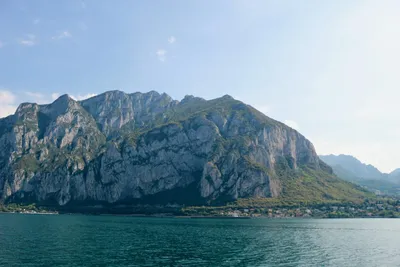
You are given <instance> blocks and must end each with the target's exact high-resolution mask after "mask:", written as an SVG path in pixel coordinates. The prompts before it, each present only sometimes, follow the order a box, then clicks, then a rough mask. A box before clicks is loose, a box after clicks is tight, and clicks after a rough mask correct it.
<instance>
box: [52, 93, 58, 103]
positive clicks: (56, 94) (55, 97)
mask: <svg viewBox="0 0 400 267" xmlns="http://www.w3.org/2000/svg"><path fill="white" fill-rule="evenodd" d="M59 97H60V93H52V94H51V99H52V100H53V101H54V100H56V99H57V98H59Z"/></svg>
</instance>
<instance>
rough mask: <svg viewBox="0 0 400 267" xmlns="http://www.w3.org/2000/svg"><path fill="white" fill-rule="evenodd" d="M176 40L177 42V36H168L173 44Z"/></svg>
mask: <svg viewBox="0 0 400 267" xmlns="http://www.w3.org/2000/svg"><path fill="white" fill-rule="evenodd" d="M175 42H176V38H175V36H170V37H169V38H168V43H170V44H173V43H175Z"/></svg>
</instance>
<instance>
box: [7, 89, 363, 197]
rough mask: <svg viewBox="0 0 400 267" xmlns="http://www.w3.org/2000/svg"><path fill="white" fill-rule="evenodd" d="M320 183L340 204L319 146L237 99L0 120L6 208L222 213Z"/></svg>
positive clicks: (151, 98)
mask: <svg viewBox="0 0 400 267" xmlns="http://www.w3.org/2000/svg"><path fill="white" fill-rule="evenodd" d="M310 173H312V175H314V176H316V174H317V175H318V176H320V177H314V178H315V179H316V182H318V181H319V183H321V182H322V183H326V184H327V187H326V188H327V190H326V191H324V190H325V189H324V187H323V186H319V187H315V188H317V189H316V190H317V191H318V190H319V191H318V196H323V197H326V198H335V197H336V196H332V195H330V194H329V191H328V189H329V188H331V187H334V186H335V183H338V179H337V178H336V177H334V176H333V175H332V171H331V169H330V168H329V167H328V166H326V165H325V164H324V163H323V162H321V161H320V160H319V158H318V156H317V154H316V152H315V150H314V147H313V145H312V144H311V143H310V141H308V140H307V139H306V138H305V137H303V136H302V135H301V134H300V133H298V132H297V131H295V130H293V129H291V128H290V127H288V126H286V125H284V124H282V123H280V122H278V121H275V120H273V119H271V118H268V117H267V116H265V115H264V114H262V113H260V112H259V111H257V110H256V109H254V108H252V107H251V106H249V105H246V104H244V103H242V102H240V101H237V100H235V99H233V98H232V97H230V96H223V97H221V98H218V99H214V100H210V101H206V100H204V99H201V98H196V97H192V96H187V97H185V98H184V99H183V100H182V101H181V102H179V101H176V100H173V99H172V98H171V97H169V96H168V95H166V94H158V93H157V92H154V91H152V92H149V93H144V94H142V93H134V94H126V93H123V92H120V91H111V92H106V93H104V94H101V95H98V96H95V97H92V98H90V99H87V100H84V101H80V102H77V101H74V100H73V99H71V98H69V97H68V96H67V95H64V96H61V97H60V98H59V99H57V100H56V101H55V102H54V103H52V104H49V105H37V104H31V103H24V104H21V105H20V106H19V108H18V110H17V111H16V113H15V114H14V115H11V116H9V117H7V118H3V119H0V196H1V199H2V201H27V202H38V203H54V204H57V205H68V204H70V205H76V204H79V203H114V204H118V203H150V204H166V203H183V204H207V203H222V202H226V201H232V200H235V199H238V198H252V197H284V196H287V195H288V194H296V193H293V190H291V188H293V185H295V186H298V188H300V189H301V188H302V187H304V186H307V184H306V185H304V184H303V183H301V184H298V185H296V183H299V181H301V180H300V179H301V177H305V176H307V175H310ZM296 179H299V180H296ZM318 179H320V180H318ZM312 188H314V187H312ZM356 192H358V191H356ZM359 193H360V196H362V192H359Z"/></svg>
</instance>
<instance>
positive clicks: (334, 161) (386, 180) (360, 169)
mask: <svg viewBox="0 0 400 267" xmlns="http://www.w3.org/2000/svg"><path fill="white" fill-rule="evenodd" d="M319 157H320V159H322V160H323V161H324V162H325V163H327V164H328V165H329V166H331V167H332V169H333V172H334V173H335V174H336V175H337V176H338V177H340V178H342V179H344V180H347V181H350V182H354V183H356V184H359V185H361V186H364V187H366V188H368V189H369V190H371V191H375V192H377V193H378V194H389V195H398V194H400V172H399V171H398V170H399V169H396V170H394V171H392V172H391V173H382V172H380V171H379V170H378V169H377V168H376V167H374V166H373V165H371V164H365V163H362V162H361V161H359V160H358V159H357V158H355V157H354V156H351V155H344V154H340V155H333V154H331V155H320V156H319Z"/></svg>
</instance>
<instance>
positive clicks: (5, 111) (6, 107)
mask: <svg viewBox="0 0 400 267" xmlns="http://www.w3.org/2000/svg"><path fill="white" fill-rule="evenodd" d="M15 99H16V97H15V95H14V94H13V93H11V92H10V91H8V90H0V106H1V108H0V118H3V117H6V116H8V115H11V114H14V112H15V110H16V109H17V107H16V106H15Z"/></svg>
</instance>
